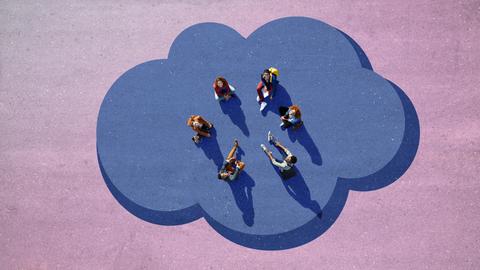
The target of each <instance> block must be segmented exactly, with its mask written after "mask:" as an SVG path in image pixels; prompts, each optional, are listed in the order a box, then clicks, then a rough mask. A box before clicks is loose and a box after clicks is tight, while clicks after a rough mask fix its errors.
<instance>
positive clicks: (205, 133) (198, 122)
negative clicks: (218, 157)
mask: <svg viewBox="0 0 480 270" xmlns="http://www.w3.org/2000/svg"><path fill="white" fill-rule="evenodd" d="M187 126H189V127H191V128H192V130H193V131H195V132H196V133H197V134H196V135H195V136H193V137H192V141H194V142H195V143H199V142H200V139H201V138H202V137H210V136H211V135H210V129H212V128H213V124H212V123H210V122H208V121H207V120H205V119H203V117H201V116H200V115H191V116H190V117H189V118H188V119H187Z"/></svg>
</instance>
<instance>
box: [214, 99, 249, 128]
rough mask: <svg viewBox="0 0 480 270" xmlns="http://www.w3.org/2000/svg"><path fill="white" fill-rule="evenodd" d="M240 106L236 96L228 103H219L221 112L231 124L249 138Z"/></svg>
mask: <svg viewBox="0 0 480 270" xmlns="http://www.w3.org/2000/svg"><path fill="white" fill-rule="evenodd" d="M241 105H242V101H241V100H240V98H239V97H238V95H235V96H234V97H232V98H231V99H230V100H228V101H220V108H221V109H222V112H223V113H224V114H226V115H228V117H230V120H231V121H232V123H233V124H234V125H236V126H237V127H239V128H240V130H241V131H242V132H243V134H244V135H245V136H247V137H248V136H250V131H249V130H248V127H247V122H246V118H245V113H243V110H242V107H241Z"/></svg>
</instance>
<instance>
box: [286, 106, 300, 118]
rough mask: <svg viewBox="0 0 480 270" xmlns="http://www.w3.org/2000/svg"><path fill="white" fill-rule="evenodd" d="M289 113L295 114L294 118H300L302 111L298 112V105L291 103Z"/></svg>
mask: <svg viewBox="0 0 480 270" xmlns="http://www.w3.org/2000/svg"><path fill="white" fill-rule="evenodd" d="M289 109H290V113H293V114H292V115H293V116H295V118H300V117H302V113H301V112H300V107H298V105H292V106H290V107H289Z"/></svg>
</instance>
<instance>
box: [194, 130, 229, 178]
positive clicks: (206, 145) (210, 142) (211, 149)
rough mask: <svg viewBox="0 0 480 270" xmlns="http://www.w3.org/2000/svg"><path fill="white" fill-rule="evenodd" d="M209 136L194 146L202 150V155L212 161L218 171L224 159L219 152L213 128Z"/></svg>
mask: <svg viewBox="0 0 480 270" xmlns="http://www.w3.org/2000/svg"><path fill="white" fill-rule="evenodd" d="M210 134H211V137H210V138H202V140H201V141H200V143H198V144H196V146H197V147H198V148H200V149H202V150H203V153H205V156H206V157H207V158H208V159H210V160H212V161H213V162H214V163H215V165H216V166H217V169H218V170H220V168H221V167H222V165H223V159H224V158H223V155H222V151H221V150H220V146H219V145H218V141H217V132H216V130H215V128H213V129H212V130H211V131H210Z"/></svg>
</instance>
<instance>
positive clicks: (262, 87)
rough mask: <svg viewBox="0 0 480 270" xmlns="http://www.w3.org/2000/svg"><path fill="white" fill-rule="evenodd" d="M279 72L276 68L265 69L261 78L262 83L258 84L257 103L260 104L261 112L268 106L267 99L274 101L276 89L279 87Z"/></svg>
mask: <svg viewBox="0 0 480 270" xmlns="http://www.w3.org/2000/svg"><path fill="white" fill-rule="evenodd" d="M277 75H278V70H277V69H275V68H269V69H265V70H264V71H263V73H262V75H261V76H260V82H259V83H258V84H257V101H258V103H259V104H260V111H263V109H265V107H266V106H267V103H266V102H265V98H266V97H270V99H273V95H274V92H275V88H276V87H277V84H278V80H277Z"/></svg>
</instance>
